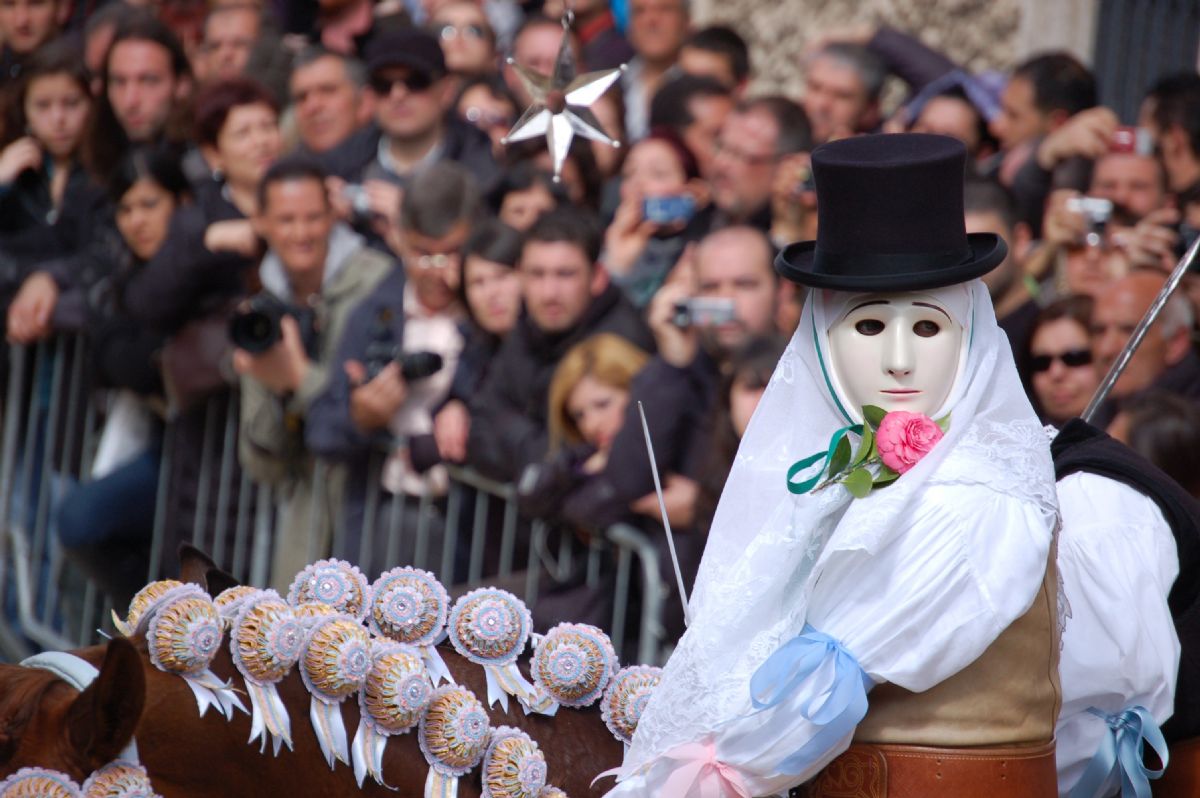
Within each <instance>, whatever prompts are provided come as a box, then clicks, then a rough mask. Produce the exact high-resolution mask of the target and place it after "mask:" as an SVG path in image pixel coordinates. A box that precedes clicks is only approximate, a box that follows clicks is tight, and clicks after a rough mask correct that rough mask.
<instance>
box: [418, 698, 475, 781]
mask: <svg viewBox="0 0 1200 798" xmlns="http://www.w3.org/2000/svg"><path fill="white" fill-rule="evenodd" d="M490 734H491V723H490V722H489V721H488V715H487V711H486V710H485V709H484V708H483V704H481V703H479V699H478V698H476V697H475V694H474V693H472V692H471V691H470V690H468V689H467V688H465V687H459V686H457V685H443V686H442V687H440V688H438V689H437V690H435V691H434V693H433V698H432V699H431V700H430V702H429V707H428V709H426V710H425V715H424V717H422V718H421V724H420V727H419V729H418V732H417V742H418V743H419V744H420V746H421V753H422V754H424V755H425V761H426V762H428V763H429V776H428V777H426V779H425V795H426V796H434V795H438V796H441V795H451V796H452V795H457V794H458V779H459V777H460V776H465V775H466V774H468V773H470V772H471V769H472V768H474V767H475V766H476V765H478V764H479V762H480V760H482V759H483V755H484V752H486V751H487V746H488V737H489V736H490Z"/></svg>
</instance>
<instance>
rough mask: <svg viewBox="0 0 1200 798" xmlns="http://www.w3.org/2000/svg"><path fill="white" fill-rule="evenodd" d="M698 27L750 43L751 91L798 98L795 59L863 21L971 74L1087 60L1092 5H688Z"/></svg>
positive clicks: (895, 1)
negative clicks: (1039, 60)
mask: <svg viewBox="0 0 1200 798" xmlns="http://www.w3.org/2000/svg"><path fill="white" fill-rule="evenodd" d="M692 3H693V17H694V19H695V20H696V23H697V24H698V25H704V24H716V23H720V24H725V25H729V26H731V27H733V28H734V29H735V30H737V31H738V32H739V33H740V34H741V35H742V36H744V37H745V38H746V40H747V41H748V42H750V43H751V52H752V54H753V59H754V70H755V74H756V75H757V79H756V81H755V83H754V86H753V87H752V89H753V91H755V92H783V93H785V94H788V95H790V96H799V95H800V94H802V93H803V74H802V68H801V60H802V57H803V54H804V51H805V48H806V47H808V46H810V45H811V44H812V43H813V42H814V41H816V40H817V39H819V38H821V37H824V36H828V35H829V34H831V33H833V32H835V31H838V30H844V29H846V28H848V27H853V26H856V25H862V24H864V23H871V24H877V25H878V24H886V25H890V26H892V27H895V28H897V29H899V30H902V31H905V32H907V33H912V34H915V35H917V36H918V37H919V38H920V39H921V40H922V41H924V42H925V43H927V44H929V45H930V46H932V47H934V48H936V49H939V50H941V51H943V52H945V53H947V54H948V55H949V56H950V57H951V58H953V59H954V60H956V61H957V62H959V63H960V64H963V65H965V66H967V67H969V68H970V69H971V70H972V71H981V70H984V69H1008V68H1011V67H1012V66H1013V65H1014V64H1015V63H1016V62H1018V61H1020V60H1021V59H1022V58H1024V57H1025V56H1026V55H1028V54H1029V53H1030V52H1033V51H1034V50H1041V49H1047V48H1050V47H1056V48H1064V49H1069V50H1071V51H1073V52H1075V53H1076V55H1078V56H1079V57H1081V58H1082V59H1083V60H1084V61H1087V62H1090V61H1091V42H1092V39H1093V36H1094V33H1093V31H1094V24H1095V13H1096V7H1097V5H1098V0H692Z"/></svg>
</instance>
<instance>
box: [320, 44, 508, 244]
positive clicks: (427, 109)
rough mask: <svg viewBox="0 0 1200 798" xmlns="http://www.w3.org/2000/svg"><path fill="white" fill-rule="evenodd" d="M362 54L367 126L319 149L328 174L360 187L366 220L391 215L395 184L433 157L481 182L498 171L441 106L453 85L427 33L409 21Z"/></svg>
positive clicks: (486, 146) (474, 132) (483, 141)
mask: <svg viewBox="0 0 1200 798" xmlns="http://www.w3.org/2000/svg"><path fill="white" fill-rule="evenodd" d="M366 62H367V93H368V94H369V95H370V99H371V102H372V104H373V106H374V108H375V121H374V123H373V125H372V126H371V127H370V128H369V130H370V133H369V134H368V135H366V136H363V137H359V136H354V137H351V138H350V139H349V140H347V141H346V142H344V143H343V144H341V145H339V146H338V147H336V148H335V149H334V150H332V151H331V152H329V153H328V155H327V157H326V164H327V166H328V167H329V169H330V171H331V172H332V173H333V174H334V175H336V176H338V177H339V178H341V179H342V180H344V181H346V182H347V183H351V184H362V186H363V187H364V189H365V191H364V192H363V195H364V196H365V197H366V200H367V205H368V208H367V210H368V212H367V213H366V214H363V216H365V217H366V220H370V219H372V218H380V217H382V218H384V219H395V217H396V214H397V211H398V209H399V207H400V197H401V191H402V189H403V188H404V187H405V186H406V185H407V184H408V183H409V182H410V181H411V180H412V179H413V178H414V176H415V175H416V174H418V173H419V172H421V171H422V170H424V169H426V168H428V167H430V166H432V165H433V164H435V163H438V162H440V161H456V162H457V163H459V164H461V165H462V166H463V167H464V168H465V169H466V170H467V171H468V172H470V173H471V175H472V177H474V178H475V181H476V183H478V184H479V185H480V186H481V187H484V188H486V187H487V186H489V185H491V183H492V181H493V180H494V179H495V177H496V175H497V174H498V169H497V167H496V162H495V161H494V160H493V158H492V146H491V140H490V139H488V137H487V135H486V134H485V133H483V132H481V131H480V130H478V129H477V128H475V127H473V126H471V125H469V124H467V123H466V122H463V121H461V120H459V119H457V118H456V117H455V116H454V115H452V114H447V113H446V111H447V108H448V107H449V104H450V101H451V94H452V89H453V87H452V85H451V82H450V79H449V77H448V71H447V69H446V60H445V56H444V55H443V54H442V48H441V45H439V44H438V40H437V39H436V38H435V37H434V36H433V34H431V33H429V32H427V31H424V30H419V29H415V28H405V29H399V30H394V31H387V32H384V33H381V34H380V35H379V36H377V37H374V38H372V39H371V41H370V43H369V44H368V45H367V50H366ZM397 254H398V253H397Z"/></svg>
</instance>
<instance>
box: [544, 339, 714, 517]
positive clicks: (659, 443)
mask: <svg viewBox="0 0 1200 798" xmlns="http://www.w3.org/2000/svg"><path fill="white" fill-rule="evenodd" d="M719 383H720V374H719V373H718V371H717V364H716V363H715V362H713V360H712V359H711V358H710V357H709V356H708V355H707V354H705V353H704V352H701V353H700V355H698V356H697V358H696V360H695V361H694V362H693V363H692V365H691V366H689V367H688V368H686V369H681V368H677V367H675V366H672V365H671V364H670V363H667V362H666V361H665V360H663V359H662V358H661V357H655V358H653V359H652V360H651V361H650V362H649V363H648V364H646V367H645V368H644V369H642V371H641V373H639V374H638V375H637V377H636V378H634V381H633V386H632V390H631V391H630V397H629V405H628V407H627V409H626V411H625V423H624V425H623V426H622V427H621V431H620V432H618V433H617V436H616V437H615V438H614V439H613V442H612V449H611V450H610V451H609V454H608V462H607V464H606V465H605V467H604V470H603V471H601V472H600V473H599V474H596V475H595V476H592V477H589V478H587V479H586V480H584V481H582V482H581V483H580V484H579V485H578V487H577V488H576V489H575V490H573V491H571V492H570V493H569V494H568V495H567V497H566V499H565V501H564V502H563V503H562V510H561V512H562V515H563V516H564V517H565V518H566V519H567V520H568V521H570V522H572V523H574V524H577V525H579V526H582V527H584V528H586V529H591V530H594V531H596V530H602V529H604V528H606V527H608V526H610V525H612V524H614V523H616V522H618V521H620V520H623V519H624V520H629V518H630V516H631V513H630V511H629V505H630V504H632V503H633V502H635V501H636V500H638V499H640V498H641V497H643V496H646V495H647V494H650V493H653V492H654V475H653V472H652V471H651V469H650V457H649V454H648V453H647V452H646V439H645V434H644V433H643V432H642V421H641V417H640V415H639V413H638V402H641V403H642V406H643V407H644V408H645V410H646V425H647V426H648V427H649V428H650V441H651V444H652V445H653V446H654V458H655V461H656V462H657V464H658V469H659V471H660V476H662V477H664V478H665V476H666V475H667V474H671V473H673V474H680V475H682V476H685V477H689V478H691V479H697V478H698V477H699V476H700V474H699V473H698V472H699V469H700V467H701V466H702V464H703V463H704V462H705V458H706V451H705V450H706V448H707V446H708V441H709V439H710V438H711V437H712V434H711V433H712V431H711V429H710V419H711V417H712V408H713V404H714V403H715V401H716V399H717V390H718V385H719Z"/></svg>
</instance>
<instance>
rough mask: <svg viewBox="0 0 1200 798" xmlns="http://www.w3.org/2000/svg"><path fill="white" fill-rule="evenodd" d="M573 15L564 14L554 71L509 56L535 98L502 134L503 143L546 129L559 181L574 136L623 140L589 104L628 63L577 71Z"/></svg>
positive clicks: (612, 143)
mask: <svg viewBox="0 0 1200 798" xmlns="http://www.w3.org/2000/svg"><path fill="white" fill-rule="evenodd" d="M574 18H575V15H574V13H573V12H571V10H570V9H568V10H567V11H566V12H565V13H564V14H563V19H562V25H563V38H562V44H561V45H560V46H559V48H558V58H557V59H555V62H554V74H553V75H549V76H547V75H543V74H541V73H539V72H534V71H533V70H531V69H529V68H528V67H525V66H522V65H521V64H518V63H517V62H516V61H515V60H514V59H512V58H509V59H508V63H509V64H510V65H512V67H513V69H515V70H516V71H517V75H518V77H520V79H521V83H523V84H524V85H525V90H526V91H527V92H529V96H530V97H531V98H532V99H533V102H532V103H531V104H530V106H529V107H528V108H526V109H525V113H523V114H521V118H520V119H518V120H517V123H516V124H515V125H513V129H512V130H510V131H509V132H508V135H507V136H505V137H504V138H503V139H501V143H502V144H511V143H512V142H515V141H525V140H526V139H532V138H537V137H538V136H543V135H544V136H545V137H546V147H547V148H548V149H549V150H550V156H551V158H553V160H554V181H555V182H559V181H560V180H561V179H562V166H563V162H564V161H566V160H567V151H568V150H569V149H570V148H571V140H572V139H573V138H574V137H575V136H583V137H584V138H587V139H592V140H593V141H602V142H604V143H605V144H608V145H610V146H613V147H620V146H621V142H619V141H616V140H615V139H612V138H610V137H609V136H608V134H607V133H605V132H604V128H603V127H601V125H600V120H598V119H597V118H596V115H595V114H594V113H592V109H591V106H592V105H594V104H595V102H596V101H597V100H599V99H600V97H602V96H603V95H604V92H606V91H608V90H609V88H610V87H611V86H612V85H613V84H614V83H616V82H617V79H618V78H620V77H621V73H622V72H624V71H625V64H621V66H619V67H617V68H616V69H603V70H599V71H597V72H587V73H585V74H583V75H576V67H575V51H574V50H573V49H572V48H571V32H570V31H571V23H572V22H573V21H574Z"/></svg>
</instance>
